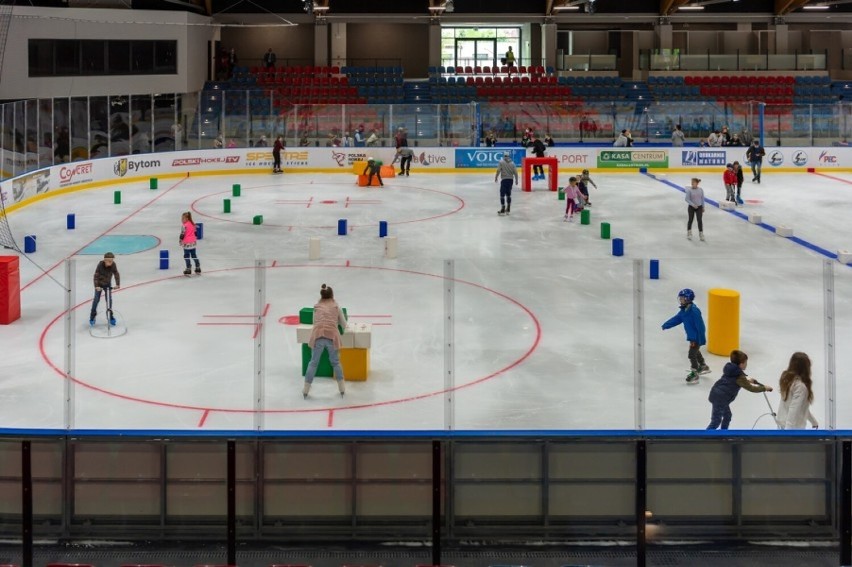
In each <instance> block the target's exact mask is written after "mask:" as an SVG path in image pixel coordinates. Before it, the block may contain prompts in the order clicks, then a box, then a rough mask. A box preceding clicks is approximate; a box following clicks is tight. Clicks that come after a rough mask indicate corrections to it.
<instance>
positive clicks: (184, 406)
mask: <svg viewBox="0 0 852 567" xmlns="http://www.w3.org/2000/svg"><path fill="white" fill-rule="evenodd" d="M282 268H283V269H299V268H307V269H312V268H324V269H329V268H339V269H342V270H353V269H355V270H358V269H360V270H380V271H385V272H396V273H400V274H405V275H412V276H422V277H427V278H435V279H446V278H445V277H444V276H442V275H437V274H430V273H427V272H418V271H416V270H404V269H398V268H384V267H377V266H357V265H351V264H350V265H348V266H345V265H339V264H335V265H323V266H315V265H304V264H290V265H287V264H284V265H280V264H279V265H276V266H269V267H268V268H267V269H270V270H274V269H282ZM235 270H254V266H246V267H242V268H226V269H223V270H211V271H208V272H206V274H215V273H217V272H229V271H235ZM183 277H184V276H182V275H175V276H168V277H165V278H160V279H156V280H149V281H146V282H141V283H138V284H135V285H130V286H126V287H122V288H121V291H122V293H127V292H128V291H129V290H132V289H134V288H138V287H142V286H146V285H151V284H156V283H162V282H164V281H167V280H172V279H182V278H183ZM452 281H454V282H456V283H457V284H462V285H466V286H470V287H472V288H475V289H479V290H481V291H484V292H486V293H489V294H491V295H494V296H496V297H498V298H500V299H502V300H504V301H507V302H509V303H511V304H513V305H515V306H516V307H518V308H519V309H521V311H523V312H524V314H525V315H526V316H527V317H529V319H530V320H531V322H532V324H533V327H534V329H535V334H534V337H533V341H532V344H531V345H529V347H527V349H526V350H525V351H524V352H523V354H521V356H519V357H518V358H517V359H515V360H514V361H512V362H510V363H509V364H507V365H505V366H503V367H502V368H499V369H497V370H495V371H493V372H491V373H489V374H487V375H485V376H481V377H478V378H474V379H472V380H471V381H469V382H466V383H464V384H461V385H457V386H455V387H454V388H448V389H447V388H445V389H441V390H436V391H433V392H425V393H422V394H414V395H411V396H407V397H403V398H398V399H394V400H384V401H379V402H372V403H368V404H353V405H348V406H339V407H320V408H310V409H265V410H260V411H258V410H255V409H248V408H245V409H240V408H226V407H205V406H196V405H191V404H178V403H171V402H162V401H157V400H153V399H146V398H140V397H137V396H129V395H126V394H122V393H120V392H114V391H111V390H108V389H106V388H102V387H100V386H97V385H94V384H91V383H89V382H87V381H85V380H84V379H82V378H80V377H79V376H67V375H66V373H65V372H64V371H63V370H62V368H60V367H59V366H58V365H57V363H56V362H54V361H53V359H51V357H50V356H49V355H48V354H47V351H46V348H45V339H46V337H47V335H48V333H49V332H50V330H51V328H53V327H54V325H56V323H57V322H58V321H60V320H61V319H62V318H63V317H64V316H65V314H66V312H67V311H62V312H61V313H59V314H58V315H57V316H56V317H54V318H53V319H52V320H51V321H50V322H49V323H48V324H47V325H46V326H45V328H44V330H43V331H42V332H41V335H40V336H39V342H38V346H39V352H40V353H41V356H42V359H43V360H44V361H45V363H47V365H48V366H50V367H51V368H52V369H53V370H54V371H55V372H56V373H57V374H59V376H60V377H62V378H66V377H67V378H68V379H69V380H72V381H73V382H74V383H75V384H77V385H79V386H82V387H85V388H87V389H89V390H93V391H95V392H99V393H101V394H104V395H107V396H112V397H114V398H117V399H121V400H125V401H131V402H138V403H142V404H148V405H153V406H159V407H166V408H173V409H181V410H191V411H201V412H205V413H209V412H217V413H243V414H252V413H266V414H283V413H286V414H299V413H328V412H329V411H334V412H340V411H345V410H358V409H367V408H374V407H382V406H389V405H393V404H400V403H405V402H413V401H417V400H422V399H425V398H429V397H432V396H440V395H443V394H446V393H447V392H450V391H457V390H460V389H462V388H469V387H470V386H474V385H477V384H481V383H483V382H486V381H488V380H491V379H492V378H495V377H497V376H499V375H501V374H505V373H506V372H508V371H509V370H511V369H513V368H515V367H516V366H519V365H520V364H522V363H523V362H524V361H525V360H526V359H527V358H529V357H530V355H532V353H533V352H535V350H536V349H537V348H538V345H539V343H540V342H541V324H540V323H539V321H538V318H537V317H536V316H535V314H533V312H532V311H530V309H529V308H528V307H526V306H525V305H523V304H522V303H521V302H519V301H518V300H517V299H514V298H512V297H510V296H508V295H506V294H504V293H501V292H499V291H496V290H494V289H491V288H488V287H486V286H484V285H480V284H478V283H474V282H468V281H465V280H460V279H458V278H455V279H453V280H452ZM90 301H91V300H86V301H82V302H80V303H78V304H77V305H75V306H74V307H73V308H72V309H79V308H80V307H82V306H84V305H88V304H89V303H90Z"/></svg>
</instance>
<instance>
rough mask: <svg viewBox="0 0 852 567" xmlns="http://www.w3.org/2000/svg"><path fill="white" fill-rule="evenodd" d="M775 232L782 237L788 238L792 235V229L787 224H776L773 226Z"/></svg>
mask: <svg viewBox="0 0 852 567" xmlns="http://www.w3.org/2000/svg"><path fill="white" fill-rule="evenodd" d="M775 234H777V235H778V236H783V237H784V238H790V237H791V236H793V229H792V228H790V227H789V226H782V225H778V226H776V227H775Z"/></svg>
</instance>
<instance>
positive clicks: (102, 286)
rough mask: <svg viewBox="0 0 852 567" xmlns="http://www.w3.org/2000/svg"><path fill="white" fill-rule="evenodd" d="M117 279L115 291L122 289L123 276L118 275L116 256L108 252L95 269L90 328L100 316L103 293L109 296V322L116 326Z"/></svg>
mask: <svg viewBox="0 0 852 567" xmlns="http://www.w3.org/2000/svg"><path fill="white" fill-rule="evenodd" d="M113 278H115V289H118V288H119V287H121V274H119V273H118V266H116V264H115V254H113V253H112V252H107V253H106V254H104V259H103V260H101V261H100V262H98V266H97V267H96V268H95V275H94V284H95V297H94V298H93V299H92V311H91V313H89V326H90V327H94V326H95V317H96V316H97V314H98V302H100V300H101V292H105V293H106V295H107V312H106V314H107V320H108V321H109V324H110V325H112V326H113V327H114V326H115V317H114V316H113V313H112V300H111V299H110V296H111V294H112V289H113V288H112V279H113Z"/></svg>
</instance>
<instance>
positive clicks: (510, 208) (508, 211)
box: [506, 207, 512, 215]
mask: <svg viewBox="0 0 852 567" xmlns="http://www.w3.org/2000/svg"><path fill="white" fill-rule="evenodd" d="M511 211H512V207H506V214H507V215H508V214H509V213H510V212H511Z"/></svg>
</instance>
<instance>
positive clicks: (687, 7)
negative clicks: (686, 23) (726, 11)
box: [678, 6, 704, 11]
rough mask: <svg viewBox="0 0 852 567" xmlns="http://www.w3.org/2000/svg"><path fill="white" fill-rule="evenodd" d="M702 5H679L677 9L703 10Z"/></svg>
mask: <svg viewBox="0 0 852 567" xmlns="http://www.w3.org/2000/svg"><path fill="white" fill-rule="evenodd" d="M703 9H704V6H680V7H679V8H678V10H695V11H697V10H703Z"/></svg>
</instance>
